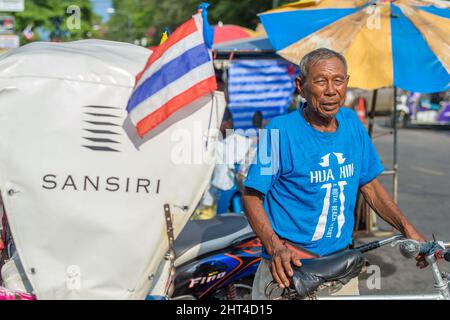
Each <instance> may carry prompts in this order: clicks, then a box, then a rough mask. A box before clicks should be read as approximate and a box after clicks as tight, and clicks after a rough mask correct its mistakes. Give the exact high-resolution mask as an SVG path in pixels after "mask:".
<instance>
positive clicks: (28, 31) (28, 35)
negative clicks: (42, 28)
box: [22, 24, 34, 41]
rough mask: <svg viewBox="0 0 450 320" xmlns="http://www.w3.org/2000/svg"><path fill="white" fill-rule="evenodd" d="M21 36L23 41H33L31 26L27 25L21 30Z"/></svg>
mask: <svg viewBox="0 0 450 320" xmlns="http://www.w3.org/2000/svg"><path fill="white" fill-rule="evenodd" d="M22 34H23V36H24V37H25V39H27V40H28V41H31V40H33V36H34V32H33V26H32V25H31V24H29V25H28V26H27V27H26V28H25V30H23V32H22Z"/></svg>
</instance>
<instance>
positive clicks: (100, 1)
mask: <svg viewBox="0 0 450 320" xmlns="http://www.w3.org/2000/svg"><path fill="white" fill-rule="evenodd" d="M91 2H92V4H93V5H94V12H95V13H96V14H98V15H99V16H101V17H102V19H103V21H106V20H108V18H109V14H108V13H107V12H106V9H107V8H110V7H111V6H112V4H111V0H91Z"/></svg>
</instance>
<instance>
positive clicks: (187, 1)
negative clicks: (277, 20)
mask: <svg viewBox="0 0 450 320" xmlns="http://www.w3.org/2000/svg"><path fill="white" fill-rule="evenodd" d="M208 2H209V3H210V4H211V7H210V9H209V11H208V12H209V22H210V23H211V25H214V24H217V23H218V22H219V21H222V22H223V23H226V24H237V25H240V26H243V27H248V28H251V29H254V28H256V26H257V24H258V22H259V19H258V16H257V14H258V13H261V12H264V11H267V10H269V9H271V8H272V5H273V0H258V1H255V0H239V1H236V0H210V1H208ZM287 2H291V1H279V3H280V5H281V4H284V3H287ZM200 3H201V0H195V1H194V0H183V1H180V0H113V6H114V8H116V12H117V14H114V15H112V17H111V19H110V20H109V21H108V23H107V28H108V33H107V37H108V38H109V39H111V40H117V41H126V40H127V39H128V36H129V35H128V30H127V29H128V28H127V20H128V17H130V18H131V20H132V30H131V33H132V39H140V38H141V37H147V38H148V39H149V40H150V43H152V44H157V43H158V42H159V40H160V38H161V34H162V33H163V31H164V29H165V28H166V27H168V28H170V29H171V30H174V29H175V28H176V27H178V26H179V25H180V24H182V23H183V22H184V21H186V20H188V19H189V18H190V17H191V16H192V15H193V14H194V13H195V11H196V8H197V6H198V4H200Z"/></svg>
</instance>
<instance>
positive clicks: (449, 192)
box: [360, 127, 450, 294]
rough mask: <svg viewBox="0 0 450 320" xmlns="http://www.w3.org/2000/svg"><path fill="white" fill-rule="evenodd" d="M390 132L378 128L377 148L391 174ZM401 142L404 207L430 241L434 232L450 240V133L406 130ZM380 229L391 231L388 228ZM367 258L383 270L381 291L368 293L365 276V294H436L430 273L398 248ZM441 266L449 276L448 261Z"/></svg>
mask: <svg viewBox="0 0 450 320" xmlns="http://www.w3.org/2000/svg"><path fill="white" fill-rule="evenodd" d="M387 131H389V130H388V129H386V128H383V127H377V128H376V131H375V134H374V137H375V138H374V144H375V147H376V148H377V150H378V152H379V155H380V157H381V159H382V161H383V164H384V165H385V167H386V169H391V168H392V158H393V156H392V146H393V142H392V135H382V134H383V133H386V132H387ZM380 135H381V136H380ZM377 136H378V137H377ZM398 137H399V139H398V143H399V145H398V161H399V188H398V195H399V206H400V208H401V209H402V211H403V212H404V213H405V215H406V216H407V217H408V218H409V219H410V221H411V222H412V223H413V224H414V225H415V226H416V227H417V228H418V229H419V230H421V231H422V233H424V234H425V236H427V237H429V238H431V235H432V233H434V234H435V235H436V237H437V238H439V239H440V240H447V241H450V131H444V130H430V129H427V130H423V129H402V130H399V136H398ZM381 181H382V182H383V184H384V185H385V187H386V189H388V190H390V191H391V190H392V178H391V177H382V178H381ZM379 226H380V228H381V229H389V228H388V226H387V224H385V223H381V222H380V223H379ZM369 240H372V239H363V241H365V242H366V241H369ZM368 257H369V260H370V261H371V263H372V264H376V265H379V266H380V267H381V289H375V290H368V288H367V281H366V279H367V278H368V276H369V274H364V275H363V276H361V277H360V290H361V293H367V294H372V293H373V294H379V293H420V292H423V291H424V290H426V291H430V290H432V289H433V281H432V279H433V278H432V274H431V272H430V270H429V268H427V269H425V270H418V269H417V268H416V267H415V263H414V262H413V261H412V260H407V259H405V258H403V257H402V256H401V255H400V254H399V252H398V249H397V248H392V247H390V246H387V247H384V248H380V249H378V250H375V251H373V252H372V253H371V254H370V255H369V256H368ZM441 266H442V271H447V272H450V263H447V262H445V261H444V262H442V263H441ZM371 279H373V278H371ZM370 283H373V282H372V281H370Z"/></svg>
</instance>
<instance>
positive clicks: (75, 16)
mask: <svg viewBox="0 0 450 320" xmlns="http://www.w3.org/2000/svg"><path fill="white" fill-rule="evenodd" d="M11 15H14V17H15V32H16V33H17V34H19V35H20V36H21V41H22V43H27V42H28V40H27V39H25V38H24V37H23V35H22V31H23V30H24V29H25V28H26V27H27V26H29V25H31V26H33V30H34V33H35V36H34V38H33V40H39V39H40V35H39V32H38V30H43V31H44V32H46V33H49V37H50V40H52V41H70V40H78V39H85V38H90V37H93V36H95V31H94V30H93V29H92V26H93V25H94V24H95V23H98V24H99V23H100V17H99V16H97V15H95V14H94V13H93V9H92V4H91V2H90V0H27V1H26V3H25V11H23V12H17V13H11Z"/></svg>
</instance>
